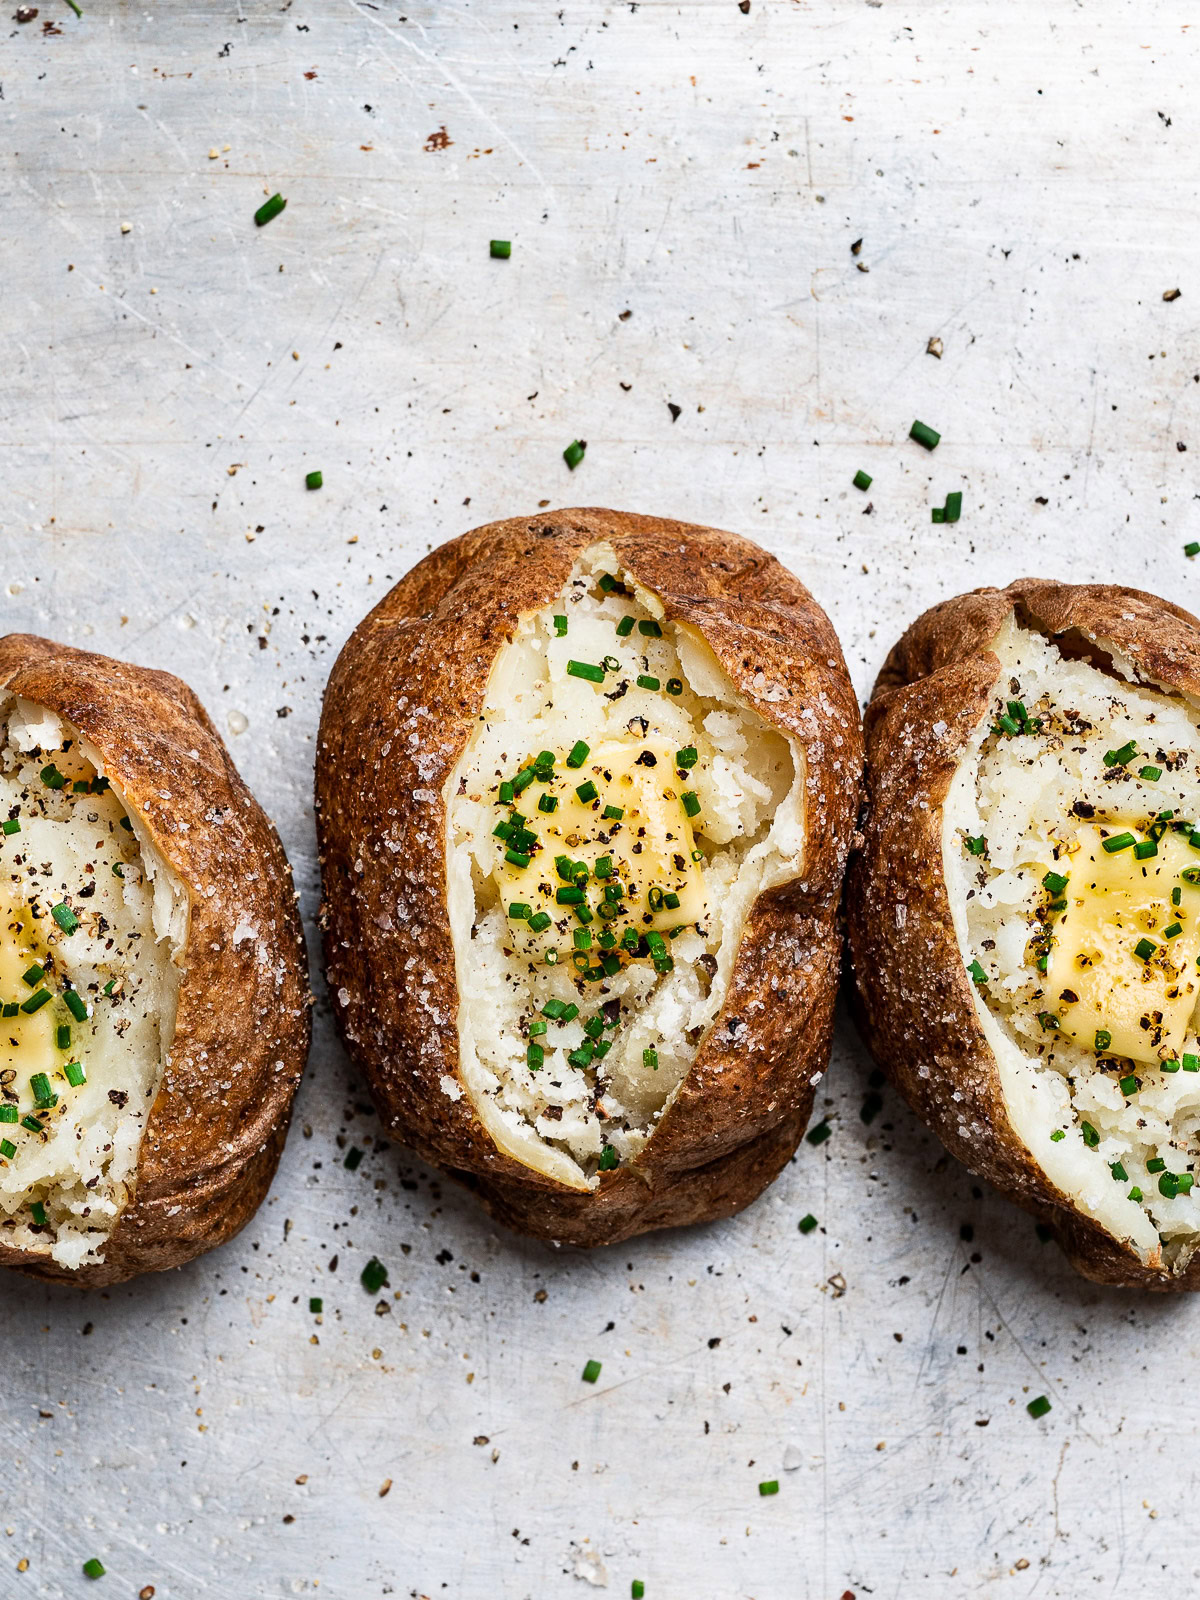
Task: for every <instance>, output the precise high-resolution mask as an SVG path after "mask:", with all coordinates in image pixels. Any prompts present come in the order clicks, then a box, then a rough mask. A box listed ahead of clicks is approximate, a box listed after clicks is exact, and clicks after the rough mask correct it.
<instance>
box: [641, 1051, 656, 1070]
mask: <svg viewBox="0 0 1200 1600" xmlns="http://www.w3.org/2000/svg"><path fill="white" fill-rule="evenodd" d="M642 1065H643V1066H644V1067H649V1068H650V1069H651V1070H652V1071H654V1072H657V1071H658V1051H657V1050H656V1049H655V1048H654V1046H653V1045H648V1046H647V1047H646V1049H645V1050H643V1051H642Z"/></svg>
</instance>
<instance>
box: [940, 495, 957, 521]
mask: <svg viewBox="0 0 1200 1600" xmlns="http://www.w3.org/2000/svg"><path fill="white" fill-rule="evenodd" d="M942 516H943V518H944V519H945V521H947V522H957V521H958V519H959V517H961V516H962V491H961V490H960V489H955V490H954V491H953V492H952V493H950V494H948V495H947V496H946V505H945V509H944V510H943V512H942Z"/></svg>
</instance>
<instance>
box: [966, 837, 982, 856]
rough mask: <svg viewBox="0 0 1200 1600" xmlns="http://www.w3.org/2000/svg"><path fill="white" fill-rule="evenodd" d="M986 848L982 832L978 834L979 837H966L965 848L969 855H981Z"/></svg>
mask: <svg viewBox="0 0 1200 1600" xmlns="http://www.w3.org/2000/svg"><path fill="white" fill-rule="evenodd" d="M986 849H987V840H986V839H985V838H984V836H983V834H982V833H981V834H980V835H979V837H978V838H977V839H972V838H970V837H968V839H967V850H968V851H969V852H970V854H971V855H973V856H981V855H983V853H984V851H985V850H986Z"/></svg>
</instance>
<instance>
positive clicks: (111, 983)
mask: <svg viewBox="0 0 1200 1600" xmlns="http://www.w3.org/2000/svg"><path fill="white" fill-rule="evenodd" d="M116 987H117V980H116V979H115V978H110V979H109V980H108V982H107V983H106V984H105V985H104V993H105V994H111V993H112V992H113V990H114V989H115V988H116Z"/></svg>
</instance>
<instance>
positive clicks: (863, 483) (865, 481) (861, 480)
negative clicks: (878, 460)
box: [853, 467, 875, 491]
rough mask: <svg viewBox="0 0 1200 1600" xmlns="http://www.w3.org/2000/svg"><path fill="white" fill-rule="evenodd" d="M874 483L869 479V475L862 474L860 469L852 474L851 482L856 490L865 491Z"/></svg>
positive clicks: (866, 473)
mask: <svg viewBox="0 0 1200 1600" xmlns="http://www.w3.org/2000/svg"><path fill="white" fill-rule="evenodd" d="M874 481H875V480H874V479H873V478H872V477H871V475H870V473H868V472H864V471H863V470H862V468H861V467H860V468H859V470H858V471H857V472H856V473H855V474H854V479H853V482H854V487H855V488H856V489H862V490H864V491H865V490H867V489H869V488H870V487H871V485H872V483H873V482H874Z"/></svg>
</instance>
